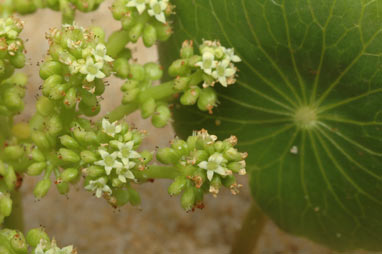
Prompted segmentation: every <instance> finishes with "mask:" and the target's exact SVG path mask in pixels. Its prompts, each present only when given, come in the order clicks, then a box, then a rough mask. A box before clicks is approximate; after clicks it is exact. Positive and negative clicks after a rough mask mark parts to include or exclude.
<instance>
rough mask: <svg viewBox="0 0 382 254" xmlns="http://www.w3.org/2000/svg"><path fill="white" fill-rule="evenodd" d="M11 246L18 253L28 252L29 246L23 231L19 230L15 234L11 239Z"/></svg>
mask: <svg viewBox="0 0 382 254" xmlns="http://www.w3.org/2000/svg"><path fill="white" fill-rule="evenodd" d="M10 245H11V248H12V249H13V251H14V252H15V253H17V254H27V253H28V246H27V243H26V241H25V238H24V236H23V234H22V233H21V232H17V233H16V234H14V235H13V237H12V238H11V241H10Z"/></svg>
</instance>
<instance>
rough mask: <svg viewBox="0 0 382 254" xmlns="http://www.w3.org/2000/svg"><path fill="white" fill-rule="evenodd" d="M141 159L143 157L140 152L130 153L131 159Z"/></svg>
mask: <svg viewBox="0 0 382 254" xmlns="http://www.w3.org/2000/svg"><path fill="white" fill-rule="evenodd" d="M140 157H141V155H140V154H139V153H138V152H136V151H131V152H130V155H129V158H131V159H136V158H140Z"/></svg>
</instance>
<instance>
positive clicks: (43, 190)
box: [33, 178, 52, 199]
mask: <svg viewBox="0 0 382 254" xmlns="http://www.w3.org/2000/svg"><path fill="white" fill-rule="evenodd" d="M51 184H52V183H51V181H50V179H49V178H44V179H42V180H41V181H39V182H38V183H37V184H36V186H35V188H34V190H33V194H34V196H35V197H36V198H38V199H40V198H43V197H45V195H46V194H47V193H48V191H49V188H50V185H51Z"/></svg>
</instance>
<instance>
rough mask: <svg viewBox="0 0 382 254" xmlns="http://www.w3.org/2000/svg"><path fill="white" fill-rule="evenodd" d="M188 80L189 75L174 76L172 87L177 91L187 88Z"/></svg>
mask: <svg viewBox="0 0 382 254" xmlns="http://www.w3.org/2000/svg"><path fill="white" fill-rule="evenodd" d="M189 82H190V78H189V77H180V76H178V77H176V79H175V80H174V88H175V89H176V90H178V91H184V90H186V89H187V88H188V83H189Z"/></svg>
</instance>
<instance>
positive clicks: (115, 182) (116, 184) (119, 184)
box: [111, 178, 124, 188]
mask: <svg viewBox="0 0 382 254" xmlns="http://www.w3.org/2000/svg"><path fill="white" fill-rule="evenodd" d="M123 185H124V183H123V182H122V181H121V180H119V178H113V180H112V181H111V186H113V187H114V188H119V187H122V186H123Z"/></svg>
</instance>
